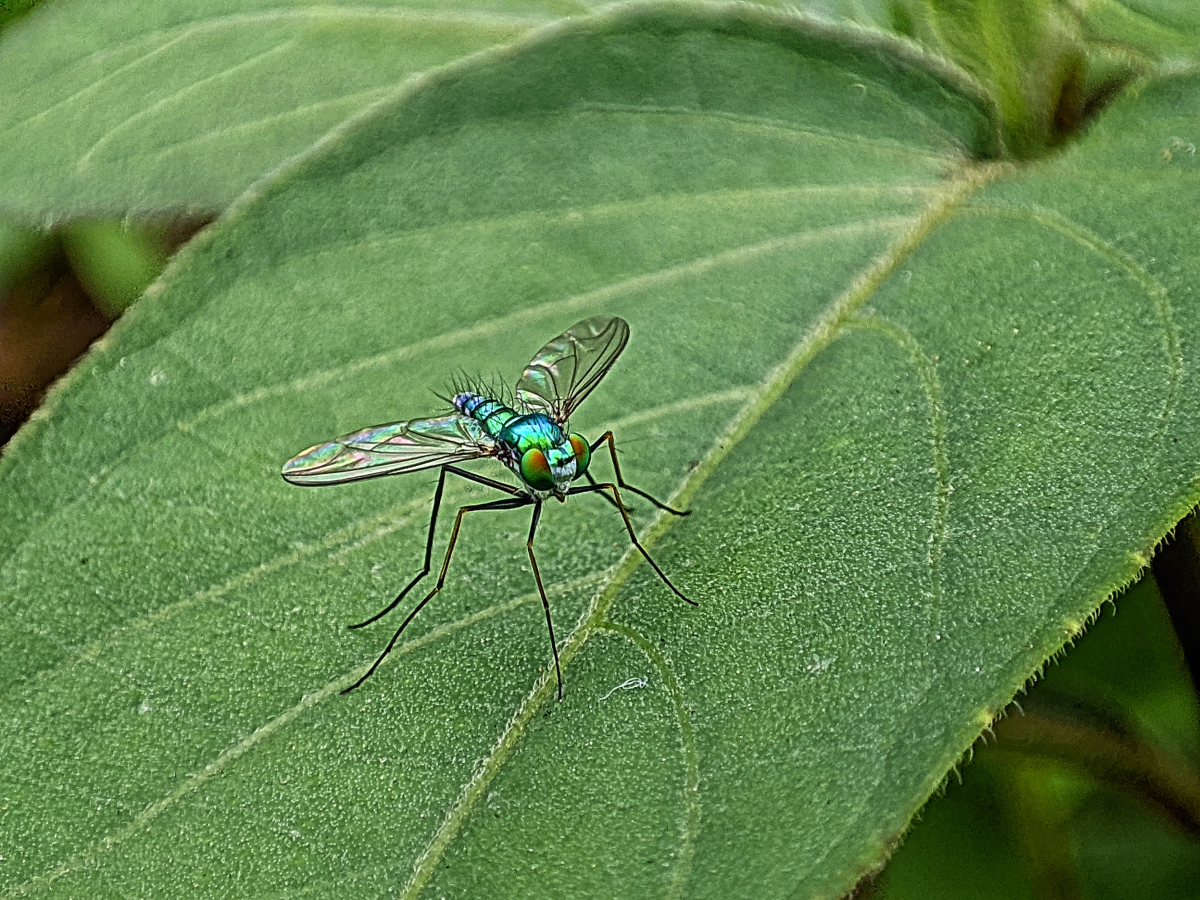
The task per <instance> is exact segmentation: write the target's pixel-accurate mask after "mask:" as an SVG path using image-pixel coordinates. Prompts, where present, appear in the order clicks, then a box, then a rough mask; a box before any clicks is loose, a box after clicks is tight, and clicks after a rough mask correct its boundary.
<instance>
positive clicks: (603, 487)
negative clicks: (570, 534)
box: [567, 483, 700, 606]
mask: <svg viewBox="0 0 1200 900" xmlns="http://www.w3.org/2000/svg"><path fill="white" fill-rule="evenodd" d="M594 491H612V493H613V499H614V500H616V502H617V510H618V511H619V512H620V513H621V518H622V519H623V520H624V522H625V530H626V531H628V532H629V540H630V541H631V542H632V543H633V546H635V547H637V548H638V550H639V551H641V554H642V556H644V557H646V562H648V563H650V566H651V568H653V569H654V571H655V572H657V573H658V577H659V578H661V579H662V580H663V584H665V585H666V586H667V587H669V588H670V589H671V590H672V591H674V592H675V596H676V597H678V598H679V599H680V600H683V601H684V602H685V603H690V604H692V606H699V605H700V604H699V603H697V602H696V601H695V600H689V599H688V598H687V597H686V596H684V594H683V592H682V591H680V590H679V588H677V587H675V585H673V584H671V579H670V578H668V577H667V576H666V575H664V574H663V570H662V569H660V568H659V567H658V563H656V562H655V561H654V560H653V559H652V558H651V557H650V554H649V553H647V552H646V548H645V547H643V546H642V545H641V542H640V541H638V539H637V535H636V534H634V532H633V523H632V522H630V521H629V513H627V512H626V511H625V504H624V503H623V502H622V500H621V494H620V492H619V491H618V490H617V486H616V485H615V484H611V483H610V484H589V485H588V486H587V487H573V488H571V489H570V490H569V491H567V494H568V496H569V495H571V494H590V493H592V492H594ZM663 508H664V509H666V508H667V507H663ZM671 512H674V510H671ZM679 515H683V513H679Z"/></svg>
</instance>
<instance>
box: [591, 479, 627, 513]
mask: <svg viewBox="0 0 1200 900" xmlns="http://www.w3.org/2000/svg"><path fill="white" fill-rule="evenodd" d="M583 477H584V478H586V479H587V482H588V484H590V485H591V486H592V487H595V486H596V484H597V481H596V479H595V478H593V477H592V473H591V472H584V473H583ZM600 496H601V497H603V498H604V499H605V500H607V501H608V502H609V504H610V505H611V506H612V508H613V509H620V507H619V506H617V501H616V500H614V499H613V498H612V497H610V496H608V494H601V495H600Z"/></svg>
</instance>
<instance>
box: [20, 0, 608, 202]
mask: <svg viewBox="0 0 1200 900" xmlns="http://www.w3.org/2000/svg"><path fill="white" fill-rule="evenodd" d="M585 10H586V7H585V6H584V5H582V4H581V3H578V2H575V0H563V2H559V0H533V2H525V0H512V2H508V3H504V4H483V5H477V6H472V5H470V4H467V5H466V6H465V7H460V8H442V7H439V6H438V5H437V4H425V3H420V2H415V3H405V2H395V0H391V2H389V0H376V2H367V0H356V2H351V3H337V4H325V5H313V4H311V3H307V2H302V0H284V2H277V0H271V2H265V0H237V2H230V0H165V2H164V0H140V2H139V0H124V2H109V3H100V4H97V3H85V2H81V0H76V2H70V0H62V2H56V3H51V4H47V5H46V6H45V7H44V8H43V9H40V10H38V11H37V14H36V15H34V16H32V17H30V19H29V20H28V21H26V22H23V23H21V24H20V25H19V26H17V27H14V28H12V29H11V31H10V32H9V33H6V34H5V35H4V39H3V41H2V42H0V82H2V83H3V84H4V85H5V88H4V103H3V104H0V133H3V134H4V136H5V140H4V141H3V142H0V171H2V172H3V173H4V176H3V178H0V209H3V210H5V211H7V212H8V213H9V214H11V215H13V216H14V217H20V218H22V219H24V220H26V221H36V222H38V223H40V222H41V221H42V220H51V221H53V220H59V219H64V218H77V217H81V216H83V217H90V218H97V217H119V216H122V215H125V214H140V215H145V214H147V213H150V212H157V211H161V210H172V211H175V210H184V211H193V210H197V211H201V212H206V211H213V210H220V209H223V208H224V207H225V206H226V205H227V204H228V203H229V201H230V200H232V199H233V198H234V197H235V196H237V195H238V194H239V193H241V192H242V191H243V190H245V189H246V188H247V187H248V186H249V185H250V184H251V183H252V182H253V181H254V180H256V179H258V178H260V177H262V176H263V175H264V174H266V173H267V172H270V171H271V170H272V169H274V168H275V167H276V166H278V165H279V164H280V163H281V162H282V161H283V160H285V159H287V158H288V157H290V156H292V155H293V154H295V153H298V152H300V151H301V150H304V149H306V148H307V147H308V146H309V145H310V144H312V143H313V142H314V141H315V140H316V139H317V138H319V137H320V136H321V135H322V134H324V133H325V132H326V131H328V130H329V129H330V128H332V127H333V126H335V125H337V124H339V123H340V122H342V121H343V120H345V119H347V118H349V117H350V116H352V115H354V114H355V113H357V112H358V111H360V110H362V109H363V108H364V107H367V106H369V105H370V104H371V103H373V102H376V101H378V100H380V99H381V98H382V97H385V96H387V95H388V94H390V93H393V92H394V91H395V89H396V87H397V86H398V85H399V84H400V83H401V82H402V81H404V79H405V78H407V77H409V76H410V75H412V74H413V73H414V72H418V71H421V70H423V69H427V68H430V67H431V66H437V65H440V64H442V63H446V62H449V61H450V60H453V59H456V58H458V57H460V56H464V55H467V54H469V53H473V52H475V51H477V50H479V49H481V48H484V47H489V46H492V45H494V44H497V43H505V42H507V41H509V40H511V39H512V38H513V37H515V36H517V35H519V34H521V33H522V32H524V31H526V30H528V29H529V28H530V27H532V26H534V25H538V24H542V23H545V22H550V21H553V20H554V19H555V18H557V17H558V16H561V15H566V14H571V13H579V12H581V11H585Z"/></svg>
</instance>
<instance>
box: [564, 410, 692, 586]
mask: <svg viewBox="0 0 1200 900" xmlns="http://www.w3.org/2000/svg"><path fill="white" fill-rule="evenodd" d="M605 441H608V455H609V456H611V457H612V464H613V471H614V472H616V473H617V484H618V485H620V486H621V487H622V488H624V489H625V490H627V491H632V492H633V493H635V494H637V495H638V496H639V497H644V498H645V499H647V500H649V501H650V502H651V503H653V504H654V505H655V506H657V507H658V508H659V509H661V510H664V511H666V512H669V513H671V515H673V516H690V515H691V514H692V511H691V510H690V509H675V508H674V507H671V506H667V504H665V503H662V502H661V501H658V500H655V499H654V498H653V497H651V496H650V495H649V494H647V493H646V492H645V491H640V490H638V489H637V488H635V487H634V486H633V485H632V484H626V483H625V479H624V478H623V477H621V464H620V463H619V462H617V444H616V441H614V440H613V433H612V432H611V431H606V432H604V434H602V435H600V437H598V438H596V440H595V442H594V443H593V444H592V445H591V451H592V453H595V452H596V448H597V447H599V446H600V445H601V444H603V443H604V442H605ZM583 474H584V477H585V478H587V480H588V484H590V485H591V486H592V487H598V486H599V485H597V484H596V481H595V479H593V478H592V476H591V473H590V472H584V473H583ZM601 496H602V497H604V498H605V499H606V500H608V502H609V503H611V504H612V505H613V506H615V507H616V508H617V509H619V510H621V514H622V515H624V514H625V507H624V505H623V504H622V503H621V502H620V500H614V499H612V498H611V497H609V496H608V494H601ZM626 521H627V522H628V519H626ZM631 533H632V532H631ZM634 543H637V542H636V541H634ZM645 552H646V551H645V550H643V551H642V553H645ZM646 558H647V559H649V557H646ZM651 565H653V563H652V564H651ZM655 568H656V569H657V568H658V567H657V566H655ZM659 574H660V575H661V574H662V573H661V572H659ZM663 581H666V578H665V577H664V578H663ZM670 583H671V582H669V581H667V584H670ZM672 590H674V588H672ZM675 593H677V594H679V591H675ZM679 596H681V597H683V594H679ZM684 599H685V600H686V599H687V598H686V597H684Z"/></svg>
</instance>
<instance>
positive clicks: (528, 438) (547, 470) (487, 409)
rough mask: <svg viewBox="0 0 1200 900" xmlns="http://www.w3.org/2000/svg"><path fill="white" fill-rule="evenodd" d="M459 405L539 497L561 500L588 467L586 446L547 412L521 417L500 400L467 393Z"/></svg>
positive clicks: (458, 399)
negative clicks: (490, 437) (477, 423)
mask: <svg viewBox="0 0 1200 900" xmlns="http://www.w3.org/2000/svg"><path fill="white" fill-rule="evenodd" d="M453 402H454V406H455V408H456V409H457V410H459V412H461V413H462V414H463V415H466V416H470V417H471V418H472V419H474V420H475V421H477V422H479V424H480V425H482V426H483V427H484V429H485V430H486V431H487V432H488V434H490V435H491V436H492V437H493V438H495V440H496V443H498V444H499V445H500V450H501V452H500V454H499V458H500V460H501V461H502V462H503V463H504V464H505V465H507V466H508V467H509V468H510V469H512V471H513V472H514V473H515V474H516V475H517V476H518V477H519V478H520V479H521V481H522V482H524V484H525V486H526V488H527V489H529V491H530V492H531V493H532V494H534V495H535V496H543V495H546V494H550V493H553V494H554V495H555V496H557V497H558V498H559V499H560V500H561V499H562V498H563V497H565V496H566V494H567V491H568V490H569V488H570V486H571V482H572V481H574V480H575V479H576V478H579V477H580V476H581V475H583V473H584V470H585V469H586V468H587V459H588V455H589V454H588V450H587V442H586V441H585V440H584V439H583V438H582V437H581V436H580V435H568V434H566V433H564V432H563V430H562V428H561V427H560V426H559V424H558V423H557V422H556V421H554V419H552V418H551V417H550V416H548V415H546V414H545V413H541V412H535V413H527V414H524V415H522V414H520V413H518V412H517V411H516V410H513V409H510V408H509V407H507V406H505V405H504V404H503V403H501V402H500V401H499V400H494V399H492V398H491V397H485V396H483V395H482V394H475V393H471V392H464V393H460V394H457V395H456V396H455V397H454V401H453Z"/></svg>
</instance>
